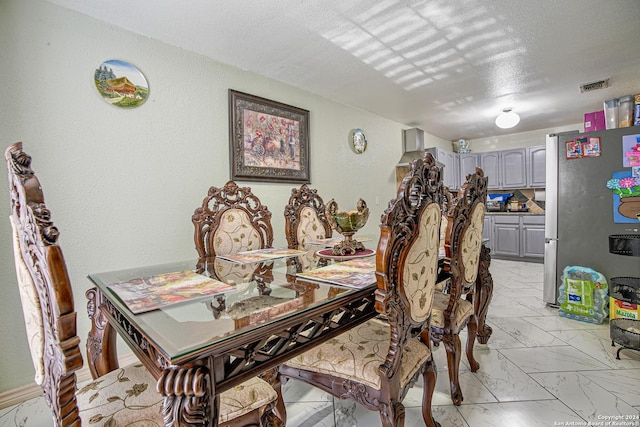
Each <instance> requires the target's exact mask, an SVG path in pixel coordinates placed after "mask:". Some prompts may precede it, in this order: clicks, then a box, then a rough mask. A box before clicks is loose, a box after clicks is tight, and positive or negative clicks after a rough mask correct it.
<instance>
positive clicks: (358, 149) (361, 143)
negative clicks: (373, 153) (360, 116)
mask: <svg viewBox="0 0 640 427" xmlns="http://www.w3.org/2000/svg"><path fill="white" fill-rule="evenodd" d="M349 142H350V143H351V149H352V150H353V151H354V153H356V154H362V153H364V151H365V150H366V149H367V136H366V135H365V134H364V131H363V130H362V129H353V130H352V131H351V135H350V136H349Z"/></svg>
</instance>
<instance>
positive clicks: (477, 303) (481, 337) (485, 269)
mask: <svg viewBox="0 0 640 427" xmlns="http://www.w3.org/2000/svg"><path fill="white" fill-rule="evenodd" d="M490 265H491V250H490V249H489V248H487V247H486V246H484V245H482V249H481V251H480V260H479V266H478V277H477V279H476V290H475V296H474V298H473V301H474V308H475V311H476V314H477V316H478V332H477V338H478V342H479V343H480V344H486V343H487V342H488V341H489V338H490V337H491V334H492V333H493V329H491V326H489V325H487V324H486V323H485V319H486V318H487V311H488V310H489V303H490V302H491V297H492V296H493V278H492V277H491V272H490V271H489V266H490Z"/></svg>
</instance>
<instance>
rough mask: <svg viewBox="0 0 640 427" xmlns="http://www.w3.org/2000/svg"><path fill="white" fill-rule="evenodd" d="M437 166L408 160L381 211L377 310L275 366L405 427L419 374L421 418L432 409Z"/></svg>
mask: <svg viewBox="0 0 640 427" xmlns="http://www.w3.org/2000/svg"><path fill="white" fill-rule="evenodd" d="M441 197H442V168H440V167H438V166H437V165H436V163H435V160H434V158H433V156H432V155H431V154H426V155H425V158H424V159H417V160H414V161H413V162H412V163H411V165H410V172H409V174H408V175H407V176H405V178H404V179H403V181H402V184H401V185H400V189H399V190H398V195H397V197H396V198H395V199H394V200H392V201H391V202H389V206H388V207H387V209H386V210H385V212H384V213H383V214H382V219H381V224H380V240H379V241H378V247H377V253H376V280H377V289H376V291H375V294H376V310H377V311H378V312H379V313H381V314H384V315H385V316H386V320H380V319H378V318H374V319H371V320H369V321H367V322H365V323H363V324H361V325H360V326H356V327H355V328H353V329H351V330H349V331H347V332H344V333H342V334H341V335H339V336H337V337H336V338H333V339H331V340H329V341H327V342H326V343H324V344H321V345H320V346H318V347H315V348H313V349H311V350H309V351H307V352H305V353H303V354H302V355H300V356H298V357H294V358H293V359H291V360H289V361H287V362H286V363H285V364H284V365H282V366H281V367H280V374H281V375H282V376H284V377H286V378H294V379H297V380H301V381H304V382H306V383H308V384H311V385H314V386H316V387H318V388H320V389H322V390H324V391H326V392H328V393H330V394H332V395H333V396H336V397H338V398H341V399H353V400H355V401H356V402H358V403H360V404H361V405H363V406H364V407H366V408H367V409H370V410H373V411H378V412H379V413H380V418H381V420H382V425H383V426H403V425H404V417H405V409H404V405H403V404H402V399H403V397H404V396H405V395H406V393H407V391H408V390H409V388H411V387H412V386H413V384H414V383H415V382H416V381H417V379H418V377H420V376H422V377H423V381H424V390H423V392H424V394H423V399H422V416H423V418H424V422H425V424H426V425H427V426H429V427H434V426H438V425H439V424H438V423H436V422H435V421H434V419H433V416H432V413H431V399H432V396H433V391H434V388H435V382H436V370H435V364H434V362H433V358H432V355H431V349H430V345H431V344H430V342H429V339H427V340H426V341H424V340H420V334H421V333H422V332H424V333H425V334H426V335H427V337H428V335H429V325H430V319H431V305H432V301H433V295H434V291H435V281H436V275H437V268H438V241H439V234H440V233H439V231H440V215H441V214H440V203H441V200H440V199H441Z"/></svg>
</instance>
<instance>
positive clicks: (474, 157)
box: [459, 153, 486, 185]
mask: <svg viewBox="0 0 640 427" xmlns="http://www.w3.org/2000/svg"><path fill="white" fill-rule="evenodd" d="M459 157H460V174H459V179H460V185H462V184H464V182H465V181H466V180H467V175H469V174H470V173H474V172H475V171H476V168H479V167H480V155H479V154H475V153H464V154H459ZM485 175H486V174H485Z"/></svg>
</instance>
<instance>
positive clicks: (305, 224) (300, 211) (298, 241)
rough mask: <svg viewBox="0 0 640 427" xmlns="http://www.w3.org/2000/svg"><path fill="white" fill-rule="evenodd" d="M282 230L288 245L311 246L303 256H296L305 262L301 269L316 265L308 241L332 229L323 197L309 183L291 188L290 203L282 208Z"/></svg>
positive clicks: (316, 261) (292, 247)
mask: <svg viewBox="0 0 640 427" xmlns="http://www.w3.org/2000/svg"><path fill="white" fill-rule="evenodd" d="M284 232H285V235H286V237H287V245H288V247H289V248H291V249H302V250H305V249H310V251H309V252H308V253H307V254H306V256H300V257H297V258H296V259H297V260H299V261H301V262H303V263H304V264H306V265H303V266H302V267H303V268H306V267H308V266H309V265H316V264H318V261H319V259H318V257H317V256H316V255H315V251H313V250H311V249H313V246H309V242H311V241H314V240H318V239H324V238H327V237H331V234H332V230H331V224H329V220H328V219H327V214H326V206H325V204H324V201H323V200H322V197H320V195H319V194H318V191H317V190H316V189H312V188H310V187H309V185H308V184H302V186H301V187H300V188H293V189H292V190H291V197H289V203H288V204H287V206H285V208H284Z"/></svg>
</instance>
